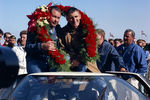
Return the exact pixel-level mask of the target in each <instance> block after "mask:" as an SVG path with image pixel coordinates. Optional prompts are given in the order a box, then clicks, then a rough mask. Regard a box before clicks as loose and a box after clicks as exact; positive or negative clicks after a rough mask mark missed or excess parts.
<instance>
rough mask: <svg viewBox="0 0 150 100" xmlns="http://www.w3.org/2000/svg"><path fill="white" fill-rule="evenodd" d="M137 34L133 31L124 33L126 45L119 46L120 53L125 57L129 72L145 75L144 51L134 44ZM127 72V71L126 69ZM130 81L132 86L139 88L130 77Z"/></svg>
mask: <svg viewBox="0 0 150 100" xmlns="http://www.w3.org/2000/svg"><path fill="white" fill-rule="evenodd" d="M134 38H135V33H134V31H133V30H131V29H127V30H126V31H125V32H124V44H122V45H121V46H119V47H118V48H117V49H118V52H119V54H120V55H121V56H122V57H123V60H124V64H125V66H126V68H127V71H129V72H133V73H138V74H141V75H144V74H145V73H146V71H147V62H146V57H145V53H144V50H143V49H142V48H141V47H139V46H138V45H136V44H135V43H134ZM124 70H125V69H124ZM124 78H125V79H128V78H129V79H128V81H129V82H130V83H131V84H134V86H135V87H136V88H138V81H137V80H135V79H134V78H132V76H130V77H124Z"/></svg>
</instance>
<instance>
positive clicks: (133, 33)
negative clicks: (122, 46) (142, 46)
mask: <svg viewBox="0 0 150 100" xmlns="http://www.w3.org/2000/svg"><path fill="white" fill-rule="evenodd" d="M128 32H131V35H132V37H133V38H135V32H134V31H133V30H132V29H126V30H125V32H124V34H125V33H128Z"/></svg>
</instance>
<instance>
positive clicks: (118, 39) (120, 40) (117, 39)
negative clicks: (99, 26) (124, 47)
mask: <svg viewBox="0 0 150 100" xmlns="http://www.w3.org/2000/svg"><path fill="white" fill-rule="evenodd" d="M116 41H119V42H120V43H122V42H123V40H122V39H120V38H116V39H115V40H114V42H116Z"/></svg>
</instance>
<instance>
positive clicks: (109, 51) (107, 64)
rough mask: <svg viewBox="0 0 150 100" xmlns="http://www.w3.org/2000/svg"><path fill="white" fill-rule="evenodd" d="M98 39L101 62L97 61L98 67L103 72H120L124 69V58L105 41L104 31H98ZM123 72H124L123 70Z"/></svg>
mask: <svg viewBox="0 0 150 100" xmlns="http://www.w3.org/2000/svg"><path fill="white" fill-rule="evenodd" d="M97 38H98V53H99V55H100V60H99V61H97V66H98V68H99V70H100V71H101V72H105V71H120V70H121V69H122V68H124V67H125V66H124V62H123V59H122V57H121V56H120V55H119V54H118V52H117V50H116V49H115V48H114V47H113V46H112V45H111V44H110V43H108V42H107V41H105V40H104V39H105V32H104V30H103V29H98V30H97ZM121 71H122V70H121Z"/></svg>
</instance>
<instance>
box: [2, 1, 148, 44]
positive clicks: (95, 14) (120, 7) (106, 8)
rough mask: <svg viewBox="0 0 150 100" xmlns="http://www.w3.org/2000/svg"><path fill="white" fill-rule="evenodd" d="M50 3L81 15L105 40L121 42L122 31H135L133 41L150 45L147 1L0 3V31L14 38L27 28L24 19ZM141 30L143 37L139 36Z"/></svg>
mask: <svg viewBox="0 0 150 100" xmlns="http://www.w3.org/2000/svg"><path fill="white" fill-rule="evenodd" d="M51 1H52V2H53V3H56V4H62V5H64V6H74V7H77V8H78V9H80V10H81V11H83V12H85V13H86V14H87V15H88V16H89V17H91V18H92V19H93V21H94V23H96V24H97V28H102V29H104V30H105V32H106V39H108V38H110V35H109V34H110V32H111V33H112V34H113V35H114V38H123V33H124V31H125V30H126V29H128V28H130V29H133V30H134V31H135V33H136V39H139V38H142V39H145V40H146V41H147V42H150V39H149V38H148V37H150V0H0V28H1V29H2V30H3V31H4V32H11V33H12V34H14V35H15V36H16V37H17V38H18V37H19V32H20V31H21V30H23V29H27V27H28V26H27V23H28V21H29V19H28V18H27V17H26V15H30V14H31V13H32V12H34V10H35V9H36V8H37V7H38V6H41V5H43V4H44V5H47V4H48V3H49V2H51ZM60 24H61V25H62V26H64V25H65V24H66V20H65V18H64V17H61V21H60ZM141 30H144V32H145V33H146V34H147V37H145V36H144V35H141Z"/></svg>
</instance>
